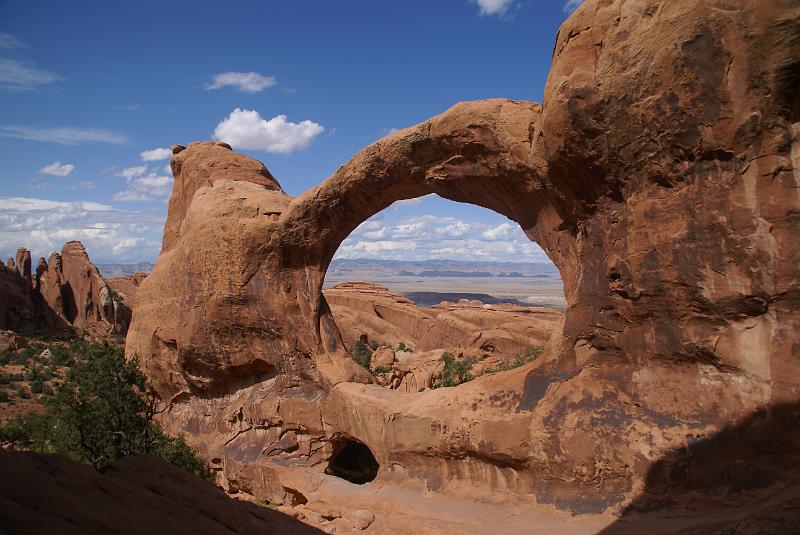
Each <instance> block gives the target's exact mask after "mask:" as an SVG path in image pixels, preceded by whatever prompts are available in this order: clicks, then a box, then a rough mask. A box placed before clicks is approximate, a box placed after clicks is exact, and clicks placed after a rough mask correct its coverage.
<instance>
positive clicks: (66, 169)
mask: <svg viewBox="0 0 800 535" xmlns="http://www.w3.org/2000/svg"><path fill="white" fill-rule="evenodd" d="M74 170H75V166H74V165H72V164H71V163H65V164H63V165H62V164H61V162H60V161H58V160H56V161H55V162H53V163H51V164H48V165H45V166H44V167H42V168H41V169H39V173H40V174H42V175H52V176H67V175H69V174H70V173H71V172H73V171H74Z"/></svg>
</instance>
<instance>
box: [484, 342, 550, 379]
mask: <svg viewBox="0 0 800 535" xmlns="http://www.w3.org/2000/svg"><path fill="white" fill-rule="evenodd" d="M542 353H544V348H543V347H542V346H531V347H528V348H525V350H524V351H522V352H521V353H517V354H516V355H515V356H514V360H513V361H511V362H501V363H500V364H499V365H498V366H497V367H496V368H492V369H491V370H486V373H492V372H504V371H507V370H513V369H514V368H519V367H520V366H524V365H525V364H527V363H529V362H532V361H534V360H536V359H538V358H539V357H541V356H542Z"/></svg>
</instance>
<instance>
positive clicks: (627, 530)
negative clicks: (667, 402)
mask: <svg viewBox="0 0 800 535" xmlns="http://www.w3.org/2000/svg"><path fill="white" fill-rule="evenodd" d="M799 424H800V403H789V404H778V405H773V406H768V407H765V408H763V409H761V410H758V411H756V412H754V413H753V414H751V415H750V416H748V417H747V418H746V419H745V420H743V421H742V422H740V423H739V424H738V425H735V426H730V427H728V428H725V429H723V430H722V431H720V432H718V433H716V434H715V435H713V436H711V437H707V438H699V439H694V438H693V437H691V436H689V437H687V445H686V446H685V447H682V448H680V449H677V450H674V451H672V452H670V453H669V454H667V455H665V456H664V457H662V458H661V459H659V460H658V461H656V462H655V463H654V464H653V465H652V466H651V467H650V469H649V470H648V473H647V476H646V479H645V489H644V491H643V492H642V493H641V494H640V495H639V496H638V497H637V498H636V499H635V500H634V501H633V502H632V503H631V504H630V505H628V506H627V507H626V508H625V509H624V510H623V512H622V513H621V515H620V518H619V520H617V521H616V522H615V523H614V524H612V525H610V526H608V527H607V528H605V529H604V530H603V531H601V532H600V534H601V535H618V534H633V533H682V534H684V533H685V534H689V533H698V534H699V533H702V534H704V535H707V534H711V533H726V534H728V533H730V534H739V533H760V534H772V533H775V534H778V533H781V534H784V533H800V425H799Z"/></svg>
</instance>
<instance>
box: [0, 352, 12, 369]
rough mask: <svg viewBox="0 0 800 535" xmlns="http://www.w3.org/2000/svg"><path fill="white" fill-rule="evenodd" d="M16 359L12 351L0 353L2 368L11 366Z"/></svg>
mask: <svg viewBox="0 0 800 535" xmlns="http://www.w3.org/2000/svg"><path fill="white" fill-rule="evenodd" d="M13 359H14V353H13V352H12V351H11V350H10V349H6V350H5V351H0V366H5V365H6V364H9V363H10V362H11V361H12V360H13Z"/></svg>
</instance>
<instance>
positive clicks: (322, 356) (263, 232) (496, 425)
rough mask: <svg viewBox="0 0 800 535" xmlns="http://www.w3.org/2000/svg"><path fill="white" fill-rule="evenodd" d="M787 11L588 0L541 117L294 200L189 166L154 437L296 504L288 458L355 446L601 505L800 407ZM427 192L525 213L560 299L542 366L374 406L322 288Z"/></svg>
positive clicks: (360, 170) (379, 159)
mask: <svg viewBox="0 0 800 535" xmlns="http://www.w3.org/2000/svg"><path fill="white" fill-rule="evenodd" d="M798 20H800V7H798V6H797V5H796V4H793V3H786V2H779V1H777V0H767V1H764V2H736V3H734V2H729V1H727V0H715V1H710V2H702V3H698V2H690V1H688V0H687V1H683V0H676V1H670V2H653V1H650V0H629V1H623V0H603V1H600V0H587V1H586V2H584V3H583V5H582V6H581V7H580V8H579V9H578V10H577V11H576V12H575V13H574V14H573V15H572V16H571V17H570V18H569V20H567V21H566V22H565V23H564V25H563V26H562V28H561V30H560V32H559V34H558V37H557V39H556V45H555V49H554V57H553V66H552V70H551V73H550V76H549V79H548V82H547V86H546V88H545V98H544V103H543V104H542V106H539V105H536V104H533V103H528V102H518V101H511V100H504V99H494V100H486V101H480V102H468V103H461V104H458V105H456V106H454V107H453V108H451V109H450V110H448V111H447V112H445V113H443V114H442V115H439V116H437V117H434V118H433V119H431V120H429V121H426V122H424V123H422V124H419V125H417V126H414V127H411V128H408V129H406V130H403V131H400V132H398V133H395V134H393V135H391V136H389V137H387V138H384V139H382V140H380V141H378V142H377V143H375V144H373V145H371V146H369V147H367V148H365V149H364V150H363V151H361V152H359V153H358V154H357V155H356V156H355V157H354V158H353V159H352V160H351V161H350V162H348V163H346V164H345V165H343V166H342V167H340V168H339V169H338V170H337V171H336V172H335V173H334V175H333V176H332V177H330V178H329V179H328V180H326V181H325V182H324V183H322V184H321V185H319V186H318V187H316V188H314V189H312V190H310V191H308V192H306V193H305V194H303V195H302V196H300V197H297V198H294V199H292V198H290V197H288V196H286V195H285V194H284V193H283V192H282V191H281V190H280V187H279V186H278V185H277V182H276V181H275V180H274V178H272V177H271V175H269V173H268V172H267V171H266V170H265V169H264V168H263V166H262V165H261V164H260V163H259V162H256V161H255V160H252V159H249V158H247V157H245V156H242V155H238V154H235V153H233V152H231V151H230V150H228V149H227V148H226V147H222V146H219V144H214V143H195V144H192V145H190V146H189V147H188V148H186V149H185V150H180V151H178V152H177V154H176V155H175V156H174V157H173V160H172V168H173V171H174V173H175V190H174V192H173V197H172V198H171V200H170V210H169V215H168V219H167V224H166V227H165V235H164V248H163V251H162V254H161V256H160V258H159V260H158V262H157V263H156V266H155V268H154V270H153V273H152V274H151V275H150V276H149V277H148V278H147V279H146V280H145V281H144V283H143V284H142V286H141V288H140V289H139V291H138V295H137V308H136V310H135V312H134V317H133V322H132V325H131V329H130V332H129V336H128V342H127V348H128V352H129V354H134V353H135V354H138V355H139V356H140V358H142V363H143V366H144V369H145V371H146V372H147V374H148V375H149V377H150V378H151V380H152V382H153V384H154V386H155V388H156V390H157V391H158V393H159V394H160V395H161V396H162V397H163V398H164V399H165V400H167V401H171V402H173V405H172V407H171V409H170V411H169V412H168V413H166V414H165V416H164V422H165V425H166V426H167V427H169V428H171V429H172V430H174V431H183V432H186V433H188V434H189V435H190V441H191V442H192V443H193V444H195V445H196V446H199V447H201V448H202V449H203V451H204V452H205V453H206V454H207V455H208V456H209V458H216V459H219V463H218V464H219V467H220V472H221V473H222V474H223V476H224V477H225V479H226V480H227V481H228V482H229V483H230V484H231V485H233V486H237V487H245V488H247V489H249V491H250V492H252V493H253V494H255V495H258V494H261V495H264V496H268V495H269V496H272V495H281V493H283V495H288V494H287V493H289V491H288V490H287V489H293V490H295V491H298V492H301V493H302V492H305V491H310V489H303V488H300V487H303V486H304V485H306V486H307V485H309V483H308V481H309V479H308V478H307V477H306V478H297V477H295V476H293V475H292V472H291V470H292V468H291V467H292V466H295V467H296V466H304V467H308V468H309V469H310V470H312V471H313V470H316V471H317V472H321V471H322V469H323V467H324V465H325V463H326V462H327V460H328V459H329V458H330V456H331V454H332V452H333V446H332V445H331V443H332V441H333V440H334V439H335V438H336V437H339V436H350V437H353V438H354V439H357V440H358V441H359V442H361V443H363V444H366V445H368V446H369V448H370V449H371V451H372V452H373V453H374V455H375V458H376V459H377V461H378V462H379V463H380V465H381V470H380V471H379V474H378V478H377V480H376V481H379V482H380V481H382V482H384V483H396V484H398V485H406V486H408V485H419V486H420V487H421V488H426V489H428V490H429V491H436V492H452V493H465V494H467V495H469V494H470V493H473V495H474V494H481V495H483V493H485V492H488V491H496V492H500V493H502V494H506V495H513V494H521V495H524V494H534V495H535V496H536V500H537V501H538V502H539V503H554V504H556V505H557V506H559V507H566V508H570V509H572V510H575V511H592V510H594V511H597V510H603V509H605V508H608V507H610V506H614V505H615V504H621V503H624V502H625V501H626V500H628V499H630V498H632V497H633V496H634V495H635V493H636V492H637V491H639V490H642V489H644V488H645V480H646V476H647V473H648V470H649V468H650V466H651V465H652V464H653V463H654V462H655V461H657V460H658V459H660V458H662V456H664V455H665V453H666V452H668V451H670V450H671V449H674V448H682V447H684V446H687V444H688V443H693V442H694V441H697V440H701V439H703V437H708V436H710V435H712V434H714V433H715V432H717V431H719V430H720V429H722V428H723V427H725V426H728V425H733V424H734V423H736V422H737V421H739V420H740V419H742V418H744V417H745V416H747V415H749V414H751V413H753V412H754V411H757V410H759V409H760V408H763V407H765V406H770V405H774V404H777V403H781V402H786V403H797V402H798V401H800V385H798V381H799V380H800V358H798V356H800V355H798V353H799V352H800V349H798V345H797V342H796V336H795V334H796V333H797V332H798V328H800V312H798V311H800V291H799V290H800V283H799V281H798V277H800V269H798V265H800V264H799V263H798V260H800V240H798V239H797V235H798V234H799V233H800V226H799V224H798V219H797V214H798V213H800V189H799V188H798V183H800V161H799V160H800V141H798V136H800V104H799V103H800V96H799V95H800V90H799V89H798V79H799V78H798V75H797V72H798V71H797V66H798V65H799V64H800V24H798ZM428 193H437V194H439V195H440V196H442V197H445V198H448V199H452V200H455V201H462V202H470V203H473V204H478V205H481V206H484V207H486V208H489V209H492V210H495V211H497V212H499V213H501V214H504V215H506V216H508V217H509V218H510V219H513V220H514V221H516V222H517V223H518V224H519V225H520V226H521V228H522V229H523V230H524V231H525V233H526V234H527V235H528V236H529V237H530V238H531V239H533V240H536V241H537V242H538V243H539V244H540V245H541V246H542V247H543V249H544V250H545V251H546V252H547V254H548V255H549V256H550V258H551V259H552V260H553V261H554V262H555V263H556V265H557V266H558V268H559V270H560V272H561V275H562V278H563V280H564V291H565V296H566V300H567V308H566V311H565V314H564V318H563V320H562V321H561V323H560V324H559V325H558V327H557V329H556V331H555V332H554V334H553V335H552V337H551V338H550V339H549V342H548V344H547V348H546V351H545V355H544V356H543V357H542V358H540V359H539V360H537V361H535V362H534V363H532V364H529V365H526V366H524V367H522V368H519V369H517V370H512V371H510V372H505V373H502V374H496V375H493V376H490V377H483V378H480V379H478V380H475V381H473V382H471V383H467V384H466V385H462V386H460V387H457V388H455V389H439V390H436V391H433V392H430V391H427V392H421V393H414V392H409V393H406V392H400V391H389V390H387V389H384V388H381V387H378V386H376V385H371V384H369V383H370V382H372V378H371V376H370V375H369V374H367V373H366V372H365V371H364V370H361V369H359V368H358V367H357V366H355V365H354V364H353V363H352V361H351V360H350V359H349V358H348V357H347V355H346V354H345V352H344V350H343V344H342V340H341V336H340V333H339V330H338V329H337V327H336V324H335V322H334V320H333V317H332V315H331V312H330V308H329V306H328V304H327V302H326V301H325V299H324V298H323V296H322V291H321V288H322V281H323V278H324V274H325V269H326V267H327V266H328V264H329V263H330V261H331V258H332V257H333V254H334V253H335V251H336V249H337V247H338V246H339V244H340V243H341V242H342V240H344V239H345V238H346V237H347V235H348V234H349V233H350V232H351V231H352V230H353V229H355V227H356V226H357V225H358V224H360V223H361V222H363V221H364V220H366V219H367V218H369V217H370V216H372V215H374V214H375V213H377V212H379V211H380V210H382V209H383V208H386V207H388V206H389V205H390V204H391V203H392V202H394V201H397V200H400V199H407V198H412V197H417V196H420V195H425V194H428ZM358 383H362V384H358ZM431 452H434V453H431ZM665 459H670V457H665ZM669 462H672V461H669ZM287 467H288V468H287ZM730 469H731V470H734V469H735V468H733V467H731V468H730ZM265 473H269V474H271V475H275V474H277V476H276V477H277V480H278V481H279V483H274V482H273V483H269V484H268V483H265V481H266V480H265V478H264V477H263V476H264V474H265ZM775 477H779V476H775ZM722 480H723V481H725V478H724V477H723V478H722ZM662 491H663V492H665V493H666V492H668V488H667V489H664V490H662ZM289 494H290V493H289ZM672 498H674V497H667V498H665V499H672Z"/></svg>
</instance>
